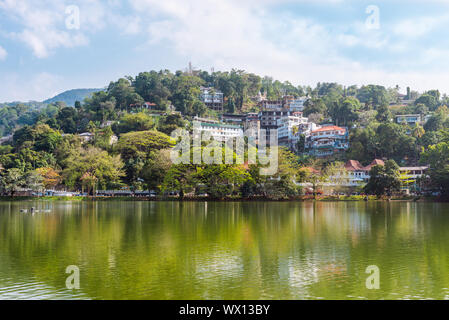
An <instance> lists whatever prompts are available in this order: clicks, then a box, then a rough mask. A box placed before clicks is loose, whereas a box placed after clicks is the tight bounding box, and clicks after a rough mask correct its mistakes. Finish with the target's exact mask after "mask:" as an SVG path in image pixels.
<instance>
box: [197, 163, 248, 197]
mask: <svg viewBox="0 0 449 320" xmlns="http://www.w3.org/2000/svg"><path fill="white" fill-rule="evenodd" d="M193 177H194V179H196V180H197V181H198V182H200V183H203V184H204V185H205V186H206V190H207V192H208V194H209V197H211V198H213V199H223V198H224V197H226V196H229V195H232V194H233V193H234V191H235V190H238V189H239V188H240V187H241V185H242V184H243V183H244V182H245V180H246V179H247V178H248V174H247V173H246V171H245V169H244V168H243V167H241V166H237V165H226V164H212V165H205V166H202V167H201V168H199V169H198V172H197V173H196V174H195V175H194V176H193Z"/></svg>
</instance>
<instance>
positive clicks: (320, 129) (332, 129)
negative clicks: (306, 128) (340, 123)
mask: <svg viewBox="0 0 449 320" xmlns="http://www.w3.org/2000/svg"><path fill="white" fill-rule="evenodd" d="M323 131H346V129H345V128H341V127H337V126H327V127H322V128H319V129H317V130H314V131H312V133H314V132H323Z"/></svg>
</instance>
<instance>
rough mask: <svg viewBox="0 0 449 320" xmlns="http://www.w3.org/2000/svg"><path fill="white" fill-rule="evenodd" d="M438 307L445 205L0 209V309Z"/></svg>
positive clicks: (444, 281) (444, 265)
mask: <svg viewBox="0 0 449 320" xmlns="http://www.w3.org/2000/svg"><path fill="white" fill-rule="evenodd" d="M32 206H34V207H36V209H38V210H41V211H42V213H35V214H34V215H32V214H30V213H21V212H20V209H26V208H31V207H32ZM72 265H73V266H77V267H78V268H79V272H80V288H79V289H78V290H76V289H67V288H66V279H67V277H69V276H70V274H66V268H67V267H68V266H72ZM372 265H375V266H377V267H378V268H379V279H380V288H379V289H377V290H376V289H368V288H367V286H366V279H367V278H368V277H369V276H370V274H367V273H366V272H365V271H366V268H367V267H368V266H372ZM445 298H449V204H443V203H424V202H422V203H413V202H380V201H379V202H377V201H373V202H144V201H142V202H131V201H123V202H121V201H108V202H106V201H105V202H81V201H73V202H65V201H61V202H50V201H24V202H0V299H445Z"/></svg>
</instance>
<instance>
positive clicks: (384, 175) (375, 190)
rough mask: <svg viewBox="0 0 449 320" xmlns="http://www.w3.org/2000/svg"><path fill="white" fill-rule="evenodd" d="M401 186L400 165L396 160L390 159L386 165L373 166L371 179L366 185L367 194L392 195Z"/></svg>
mask: <svg viewBox="0 0 449 320" xmlns="http://www.w3.org/2000/svg"><path fill="white" fill-rule="evenodd" d="M400 188H401V179H400V174H399V166H398V165H397V164H396V162H394V160H388V161H386V162H385V165H384V166H380V165H376V166H373V167H372V168H371V171H370V179H369V181H368V184H367V185H366V186H365V192H366V193H367V194H374V195H376V196H378V197H379V196H382V195H388V196H391V195H392V194H393V193H394V192H396V191H399V190H400Z"/></svg>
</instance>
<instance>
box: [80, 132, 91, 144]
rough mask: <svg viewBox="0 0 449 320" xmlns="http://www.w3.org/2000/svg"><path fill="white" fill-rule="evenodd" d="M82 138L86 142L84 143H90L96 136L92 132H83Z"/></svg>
mask: <svg viewBox="0 0 449 320" xmlns="http://www.w3.org/2000/svg"><path fill="white" fill-rule="evenodd" d="M80 137H81V138H82V139H83V140H84V142H89V141H90V140H92V138H93V137H94V134H93V133H91V132H83V133H81V134H80Z"/></svg>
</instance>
